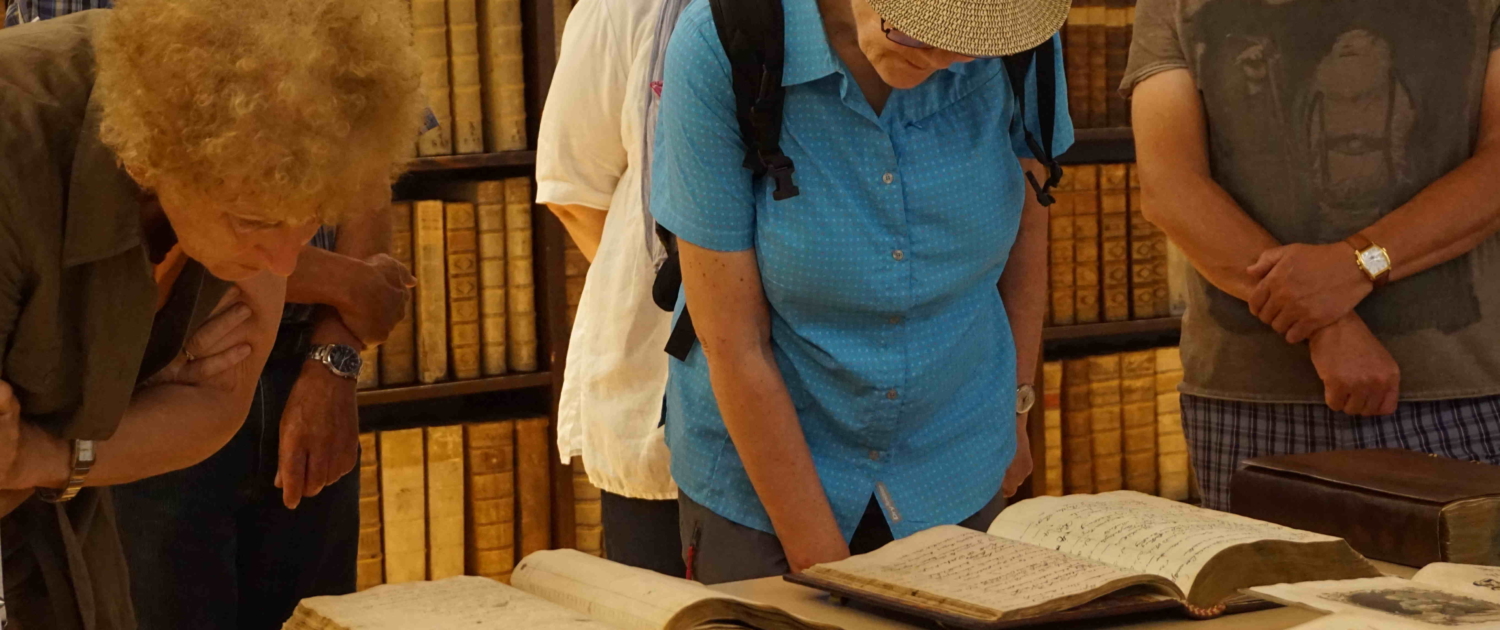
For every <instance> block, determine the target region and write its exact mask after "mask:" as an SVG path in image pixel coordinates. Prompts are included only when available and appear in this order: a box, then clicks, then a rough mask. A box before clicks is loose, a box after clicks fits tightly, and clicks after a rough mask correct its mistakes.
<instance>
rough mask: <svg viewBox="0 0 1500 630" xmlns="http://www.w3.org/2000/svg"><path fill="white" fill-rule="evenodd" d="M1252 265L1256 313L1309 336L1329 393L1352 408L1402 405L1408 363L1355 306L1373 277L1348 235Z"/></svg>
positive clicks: (1332, 402) (1343, 407)
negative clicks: (1404, 364)
mask: <svg viewBox="0 0 1500 630" xmlns="http://www.w3.org/2000/svg"><path fill="white" fill-rule="evenodd" d="M1246 271H1247V272H1248V273H1249V274H1250V276H1251V278H1252V279H1253V280H1255V281H1256V283H1257V284H1256V286H1255V289H1254V290H1253V291H1252V292H1251V295H1250V300H1249V304H1250V313H1251V314H1253V315H1255V316H1256V317H1257V318H1259V319H1260V320H1261V321H1262V322H1265V323H1266V324H1268V325H1270V326H1271V328H1273V329H1275V330H1276V332H1277V333H1278V334H1280V335H1282V336H1283V337H1284V338H1285V339H1286V341H1287V343H1294V344H1295V343H1301V342H1303V341H1307V342H1308V347H1309V349H1310V351H1311V353H1312V361H1313V365H1314V367H1316V368H1317V371H1318V376H1319V377H1320V378H1321V379H1322V380H1323V385H1324V398H1325V402H1327V403H1328V406H1329V407H1330V408H1332V409H1333V410H1335V411H1341V412H1344V413H1346V414H1350V415H1362V416H1371V415H1385V414H1390V413H1395V411H1396V403H1397V400H1398V397H1399V394H1400V389H1401V388H1400V384H1401V370H1400V368H1399V366H1397V364H1396V360H1395V358H1393V357H1392V356H1391V353H1390V352H1389V351H1388V350H1386V348H1385V346H1384V345H1382V344H1381V343H1380V340H1379V339H1377V338H1376V337H1375V335H1374V333H1372V332H1370V329H1369V327H1367V326H1366V325H1365V323H1364V321H1363V320H1361V319H1360V318H1359V316H1358V315H1356V314H1355V313H1354V307H1355V306H1356V305H1358V304H1359V303H1360V301H1361V300H1363V299H1364V298H1365V296H1367V295H1369V294H1370V292H1371V291H1372V290H1373V286H1374V285H1373V284H1372V283H1371V282H1370V279H1369V278H1368V277H1366V276H1365V274H1364V272H1363V271H1361V270H1360V269H1359V267H1358V266H1356V264H1355V262H1354V250H1353V248H1351V247H1349V246H1348V245H1347V244H1344V243H1332V244H1328V245H1303V244H1292V245H1283V246H1281V247H1276V248H1273V249H1268V250H1266V251H1264V252H1262V253H1261V255H1260V259H1259V260H1257V261H1256V262H1255V264H1253V265H1251V266H1250V267H1249V268H1247V269H1246Z"/></svg>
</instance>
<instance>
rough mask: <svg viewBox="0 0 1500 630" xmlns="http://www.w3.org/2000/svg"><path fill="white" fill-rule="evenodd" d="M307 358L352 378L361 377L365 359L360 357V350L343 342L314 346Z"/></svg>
mask: <svg viewBox="0 0 1500 630" xmlns="http://www.w3.org/2000/svg"><path fill="white" fill-rule="evenodd" d="M307 358H309V359H312V360H314V361H317V362H319V363H322V364H323V366H324V367H326V368H328V371H329V372H333V373H334V374H335V375H338V376H341V377H343V378H347V379H350V380H357V379H359V370H360V368H361V367H364V359H361V358H360V357H359V351H358V350H355V349H354V348H351V347H349V346H346V345H344V344H341V343H329V344H323V345H321V346H313V348H312V351H311V352H309V353H308V354H307Z"/></svg>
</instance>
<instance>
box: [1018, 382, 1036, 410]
mask: <svg viewBox="0 0 1500 630" xmlns="http://www.w3.org/2000/svg"><path fill="white" fill-rule="evenodd" d="M1033 405H1036V388H1035V387H1032V386H1031V385H1029V384H1027V385H1021V386H1020V387H1017V388H1016V415H1022V414H1027V413H1031V407H1032V406H1033Z"/></svg>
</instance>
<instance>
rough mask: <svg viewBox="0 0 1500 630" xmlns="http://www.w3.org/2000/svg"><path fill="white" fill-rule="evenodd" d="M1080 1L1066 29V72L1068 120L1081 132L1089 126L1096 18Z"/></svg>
mask: <svg viewBox="0 0 1500 630" xmlns="http://www.w3.org/2000/svg"><path fill="white" fill-rule="evenodd" d="M1085 1H1086V0H1078V1H1076V2H1074V3H1073V6H1072V8H1070V9H1068V22H1067V24H1066V25H1064V26H1063V68H1064V69H1065V70H1066V76H1067V81H1068V116H1069V117H1071V118H1072V119H1073V126H1074V127H1077V128H1079V129H1082V128H1084V127H1087V126H1089V98H1088V89H1089V29H1088V26H1089V19H1090V18H1091V17H1093V16H1092V15H1091V14H1090V13H1089V10H1088V7H1087V6H1085Z"/></svg>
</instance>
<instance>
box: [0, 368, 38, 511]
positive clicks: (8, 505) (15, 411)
mask: <svg viewBox="0 0 1500 630" xmlns="http://www.w3.org/2000/svg"><path fill="white" fill-rule="evenodd" d="M20 444H21V402H20V399H18V398H16V393H15V390H12V389H11V387H10V384H9V383H6V382H5V381H0V475H3V477H0V478H3V481H0V488H6V489H5V490H0V517H3V516H5V515H6V514H10V513H11V510H14V509H16V507H17V506H19V505H21V504H22V503H25V502H26V499H29V498H31V495H32V493H33V492H35V490H33V489H32V488H27V487H21V486H24V485H25V484H26V482H24V481H22V480H21V479H22V477H24V475H23V474H22V472H21V466H22V463H21V453H20Z"/></svg>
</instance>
